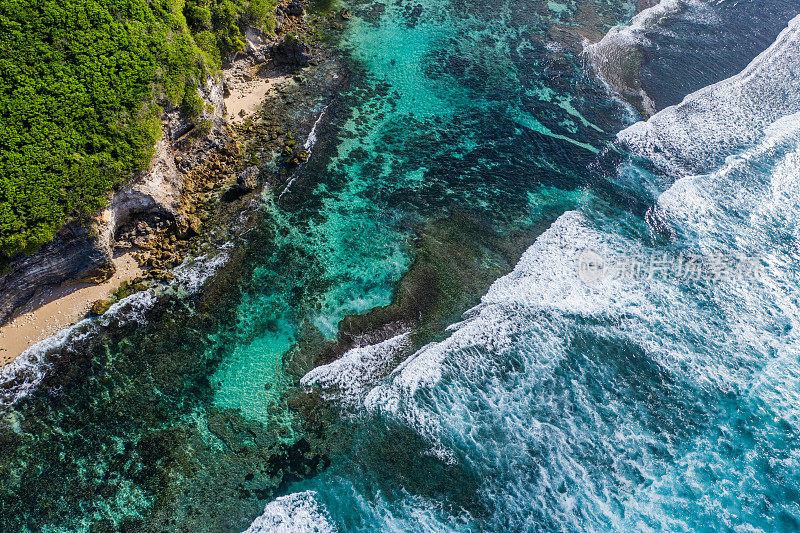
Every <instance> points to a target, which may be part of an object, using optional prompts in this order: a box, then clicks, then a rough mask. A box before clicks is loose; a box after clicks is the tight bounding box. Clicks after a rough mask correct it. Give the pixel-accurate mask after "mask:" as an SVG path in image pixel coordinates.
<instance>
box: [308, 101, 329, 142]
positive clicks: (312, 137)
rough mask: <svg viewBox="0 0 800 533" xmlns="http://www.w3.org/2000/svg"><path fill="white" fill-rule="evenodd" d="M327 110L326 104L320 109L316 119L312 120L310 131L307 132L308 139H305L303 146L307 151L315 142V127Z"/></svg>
mask: <svg viewBox="0 0 800 533" xmlns="http://www.w3.org/2000/svg"><path fill="white" fill-rule="evenodd" d="M327 110H328V106H325V107H323V108H322V111H321V112H320V114H319V116H318V117H317V120H315V121H314V125H313V126H312V127H311V131H310V132H308V139H306V142H305V144H304V145H303V148H305V149H306V150H308V151H309V153H310V152H311V149H312V148H313V147H314V145H315V144H317V127H318V126H319V124H320V122H322V119H323V118H324V117H325V112H326V111H327Z"/></svg>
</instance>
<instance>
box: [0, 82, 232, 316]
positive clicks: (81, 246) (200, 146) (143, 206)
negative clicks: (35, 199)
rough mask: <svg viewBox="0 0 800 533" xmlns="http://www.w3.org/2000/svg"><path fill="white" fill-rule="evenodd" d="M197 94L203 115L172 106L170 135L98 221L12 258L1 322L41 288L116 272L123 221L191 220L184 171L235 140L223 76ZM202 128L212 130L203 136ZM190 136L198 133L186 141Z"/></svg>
mask: <svg viewBox="0 0 800 533" xmlns="http://www.w3.org/2000/svg"><path fill="white" fill-rule="evenodd" d="M198 94H199V95H200V97H201V99H202V100H203V103H204V106H203V109H204V110H203V112H202V114H201V115H200V116H199V117H196V118H189V117H186V116H185V115H183V114H182V113H181V111H180V109H178V108H167V109H165V112H164V114H163V116H162V131H163V134H162V136H161V139H159V141H158V142H157V143H156V146H155V155H154V157H153V160H152V162H151V163H150V167H149V168H148V169H147V170H146V171H144V172H141V173H140V174H138V175H137V176H135V177H134V178H133V179H132V180H131V181H130V182H128V183H127V184H125V185H123V186H122V187H120V188H119V190H117V191H114V192H113V193H112V195H111V198H110V201H109V203H108V206H107V207H106V208H105V209H104V210H103V211H101V212H100V213H99V214H98V215H97V216H96V217H95V218H94V219H93V220H91V221H89V222H88V223H80V222H70V223H69V224H67V225H66V226H65V227H64V228H62V229H61V231H60V232H59V233H58V234H57V235H56V237H55V238H54V239H53V240H52V241H51V242H49V243H47V244H46V245H44V246H42V247H41V248H40V249H39V250H38V251H37V252H36V253H34V254H31V255H23V254H20V255H17V256H15V257H12V258H11V261H10V264H9V265H8V266H7V267H6V268H5V270H4V273H3V274H2V275H0V324H3V323H5V322H7V321H8V320H9V319H10V318H11V317H12V316H13V313H14V310H15V309H17V308H19V307H20V306H22V305H23V304H24V303H26V302H27V301H28V300H29V299H30V298H31V297H33V295H34V294H35V292H36V291H37V289H41V288H44V287H46V286H48V285H61V284H64V283H70V282H78V281H91V282H99V281H103V280H105V279H108V278H109V277H110V276H111V275H112V274H113V273H114V264H113V263H112V257H113V253H114V248H115V244H116V243H115V237H116V233H117V230H118V229H119V228H120V227H122V226H123V225H125V224H130V223H132V222H135V221H137V220H140V219H141V220H143V221H148V220H149V221H152V220H158V221H159V222H160V223H162V224H173V223H177V224H180V223H185V221H184V219H185V218H186V215H184V214H183V213H182V210H181V205H182V195H183V188H184V176H185V173H187V172H189V171H191V170H192V169H194V168H196V167H197V166H198V165H200V164H201V163H202V162H203V161H204V160H205V158H206V157H208V156H209V155H210V154H212V153H214V152H215V150H216V149H218V148H219V147H221V146H224V145H226V144H228V143H229V142H230V139H229V138H228V137H227V135H226V133H225V127H226V126H225V118H224V117H225V102H224V100H223V88H222V80H221V79H219V78H209V79H208V80H207V82H206V84H205V85H204V86H203V87H202V88H201V89H200V90H199V91H198ZM197 128H205V130H207V131H204V132H203V134H202V135H197V131H196V129H197ZM193 133H194V134H193ZM190 135H192V136H193V138H192V139H191V140H190V141H187V140H186V138H187V137H188V136H190ZM145 226H146V227H149V226H148V225H147V224H145Z"/></svg>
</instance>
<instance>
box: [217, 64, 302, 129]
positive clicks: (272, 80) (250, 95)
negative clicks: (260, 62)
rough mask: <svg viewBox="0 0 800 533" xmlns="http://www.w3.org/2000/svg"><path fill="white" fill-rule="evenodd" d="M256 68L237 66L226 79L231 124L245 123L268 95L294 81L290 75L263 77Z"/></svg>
mask: <svg viewBox="0 0 800 533" xmlns="http://www.w3.org/2000/svg"><path fill="white" fill-rule="evenodd" d="M256 68H257V67H255V66H237V67H234V69H232V71H231V73H230V74H229V75H228V76H227V77H226V83H227V85H228V91H229V94H228V96H227V97H226V98H225V107H226V109H227V111H228V114H227V119H228V121H229V122H230V123H233V124H240V123H242V122H244V121H245V120H246V119H247V117H249V116H250V115H252V114H253V113H255V112H256V111H257V110H258V107H259V106H260V105H261V104H262V102H263V101H264V97H265V96H266V95H267V94H269V93H270V92H272V91H274V90H275V89H276V88H277V87H279V86H280V85H282V84H284V83H288V82H289V81H290V80H291V79H292V76H290V75H277V76H269V77H263V76H261V75H259V74H256Z"/></svg>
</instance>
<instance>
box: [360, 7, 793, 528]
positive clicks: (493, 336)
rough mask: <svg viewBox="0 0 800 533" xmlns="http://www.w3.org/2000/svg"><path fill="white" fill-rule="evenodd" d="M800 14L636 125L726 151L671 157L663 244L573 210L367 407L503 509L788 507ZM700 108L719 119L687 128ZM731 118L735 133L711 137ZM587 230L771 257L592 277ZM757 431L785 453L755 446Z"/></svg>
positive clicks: (623, 252) (537, 518) (773, 522)
mask: <svg viewBox="0 0 800 533" xmlns="http://www.w3.org/2000/svg"><path fill="white" fill-rule="evenodd" d="M799 23H800V19H795V20H794V21H793V22H792V25H791V26H790V29H788V30H786V31H785V32H784V33H783V34H781V36H780V37H779V39H778V41H777V42H776V43H775V44H774V45H773V46H772V47H771V48H770V49H769V50H768V51H766V52H765V53H764V54H762V55H761V56H759V58H758V59H757V60H756V61H755V62H754V64H752V65H750V66H749V67H748V69H747V70H746V71H745V72H743V73H742V74H741V75H739V76H737V77H735V78H732V79H731V80H727V81H726V82H722V83H720V84H717V85H715V86H713V87H711V88H709V89H707V90H704V91H699V92H698V93H695V94H694V95H692V96H690V97H687V99H686V100H685V101H684V103H683V104H681V106H678V107H677V108H674V109H672V110H667V112H663V114H660V115H657V116H656V117H654V119H651V122H649V123H648V124H646V125H638V126H637V127H633V128H630V129H629V130H627V131H626V132H625V134H624V136H623V137H625V139H626V140H627V141H629V142H630V144H631V145H632V146H650V144H647V143H649V142H651V141H652V140H653V139H654V138H658V139H659V140H662V139H670V140H671V142H672V143H673V144H671V145H670V146H672V147H673V148H674V150H673V151H672V152H670V151H666V150H663V151H662V152H660V153H659V152H656V151H654V152H652V153H650V152H648V151H647V150H643V151H642V154H643V155H644V156H647V155H650V156H651V159H652V158H661V159H663V160H664V161H667V162H668V163H670V164H675V165H676V167H680V168H686V162H687V161H689V162H692V161H695V160H697V161H703V158H705V157H710V158H712V159H716V167H715V168H713V169H712V171H710V172H707V173H703V174H700V173H689V172H680V173H678V174H677V175H676V178H677V181H676V182H675V183H674V184H672V185H671V187H669V188H668V190H666V192H664V193H663V194H661V195H660V197H659V198H658V207H659V210H660V212H662V213H663V217H664V220H665V223H666V224H668V225H669V226H670V227H671V228H672V229H673V230H674V232H675V235H676V241H675V242H674V243H672V244H670V245H668V246H666V247H663V246H662V247H653V246H651V245H648V244H647V243H645V242H642V240H641V238H640V237H638V235H641V233H642V232H641V231H629V230H628V229H627V227H626V226H625V225H624V224H627V222H625V221H611V220H604V219H597V218H596V217H588V216H586V215H584V214H581V213H579V212H568V213H565V214H564V215H562V216H561V217H560V218H559V219H558V220H557V221H556V222H555V223H554V224H553V225H552V226H551V227H550V228H549V229H548V230H547V231H546V232H545V233H543V234H542V235H541V236H540V237H539V238H538V239H537V241H536V242H535V243H534V244H533V245H532V246H531V248H530V249H528V250H527V251H526V252H525V254H524V255H523V256H522V258H521V259H520V261H519V263H518V265H517V266H516V268H515V269H514V271H513V272H512V273H511V274H509V275H507V276H505V277H503V278H501V279H499V280H497V281H496V282H495V283H494V284H493V285H492V287H491V288H490V290H489V292H488V293H487V294H486V296H484V298H483V299H482V301H481V304H480V305H479V306H478V307H476V308H475V309H474V310H472V311H471V312H470V313H468V315H467V318H466V319H465V320H464V322H462V323H461V324H459V325H458V326H457V327H456V328H455V330H454V331H453V333H452V334H451V336H450V337H449V338H447V339H446V340H444V341H442V342H439V343H435V344H431V345H429V346H426V347H425V348H423V349H422V350H420V351H419V352H417V353H416V354H414V355H413V356H412V357H410V358H409V359H408V360H406V361H405V362H404V363H403V364H402V365H401V366H400V367H399V368H398V369H397V370H396V371H395V372H394V373H393V374H391V375H390V376H389V378H388V379H387V380H385V382H383V383H381V384H380V385H378V386H377V387H375V388H374V389H373V390H371V391H370V392H369V393H368V395H367V396H366V398H365V405H366V406H367V407H368V408H369V409H371V410H374V411H376V412H379V413H382V414H383V415H385V416H388V417H393V418H396V419H398V420H401V421H403V422H404V423H406V424H407V425H408V426H410V427H412V428H414V429H415V430H416V431H418V432H419V433H420V434H421V435H423V436H424V437H426V438H428V439H430V441H431V442H432V443H433V445H434V447H435V449H437V450H446V451H447V452H448V455H447V457H449V458H451V459H452V460H453V461H457V462H459V463H461V464H463V465H464V466H465V467H466V468H468V469H469V470H470V471H473V470H474V471H478V472H480V473H481V475H482V476H483V477H484V478H485V479H486V480H487V481H486V485H485V487H484V490H483V491H482V493H481V495H482V497H485V498H486V500H487V506H488V507H489V508H491V509H493V510H494V512H496V513H497V517H498V524H503V525H504V527H509V524H511V525H512V527H511V528H512V529H517V530H526V529H537V528H542V529H552V530H592V529H597V530H693V529H696V528H697V527H700V526H701V525H707V524H724V525H725V527H727V528H730V529H742V530H745V529H746V528H748V527H749V528H750V529H751V530H758V529H759V528H761V529H763V530H773V529H776V528H777V527H778V526H779V523H778V522H777V520H778V519H777V518H776V517H777V516H778V515H780V514H781V513H784V516H791V515H792V514H793V513H796V508H794V507H792V506H793V505H794V503H793V502H792V501H791V498H789V499H786V498H784V499H781V498H776V497H775V496H774V494H776V493H777V492H779V491H780V488H779V487H780V480H776V479H775V475H776V472H778V471H780V472H782V473H786V474H788V473H791V472H796V471H798V468H800V460H799V459H798V456H797V454H796V452H795V451H791V452H787V453H784V451H783V450H785V449H786V448H787V447H789V448H791V449H792V450H796V443H795V444H792V443H793V442H794V441H793V440H792V439H793V438H794V437H793V436H792V435H795V434H796V433H797V432H799V431H800V408H798V407H797V404H796V399H797V398H798V397H800V364H798V354H800V337H798V333H797V332H798V331H800V296H798V294H800V292H799V291H798V278H797V277H796V276H795V273H794V271H793V270H794V268H795V265H796V264H798V262H800V251H798V250H797V247H796V245H795V243H796V242H800V115H797V114H795V113H797V110H795V104H796V103H797V102H796V99H797V98H798V96H797V93H798V91H797V87H800V85H798V84H797V83H796V80H795V78H794V77H793V76H797V75H798V73H800V51H799V50H798V47H797V46H796V45H797V43H796V38H797V30H798V27H800V24H799ZM790 83H794V86H791V85H789V84H790ZM770 84H776V87H770ZM790 93H793V94H790ZM715 112H716V113H721V116H712V115H713V114H714V113H715ZM695 113H696V115H695ZM748 113H749V115H748ZM704 120H710V121H712V123H713V124H715V125H716V127H717V128H719V131H716V130H714V129H713V127H710V126H708V127H701V128H699V129H698V130H697V132H696V133H695V134H694V135H693V136H689V133H688V132H689V131H691V128H692V126H691V124H697V123H702V122H703V121H704ZM738 120H742V121H743V122H744V124H743V125H742V124H739V123H738V122H737V121H738ZM709 128H710V129H709ZM727 128H730V130H731V133H730V134H731V137H732V140H730V142H728V143H727V144H724V143H723V144H724V146H723V147H720V146H718V145H717V142H718V140H719V139H724V137H725V134H726V129H727ZM747 128H750V130H749V131H745V129H747ZM682 135H686V137H685V138H682V137H681V136H682ZM689 137H691V138H689ZM680 139H682V140H680ZM679 140H680V141H679ZM632 166H633V165H630V166H629V167H627V168H626V171H629V170H630V169H631V168H632ZM665 188H666V186H665ZM662 190H663V189H662ZM586 249H591V250H593V251H595V253H597V254H599V255H601V256H603V257H606V258H608V259H612V258H618V257H630V256H637V257H645V258H651V259H654V260H657V259H658V258H659V257H660V254H661V253H662V252H664V251H670V252H673V253H677V252H678V251H679V250H680V251H683V250H687V251H689V252H692V253H697V254H701V255H703V254H712V253H722V254H728V255H736V254H746V255H755V256H756V257H758V258H759V260H760V261H761V262H762V263H763V271H761V272H759V273H758V275H754V276H751V277H743V278H738V277H737V278H727V279H718V280H713V281H709V280H708V279H704V280H703V281H701V282H698V283H694V284H689V283H684V282H682V281H676V280H673V279H670V278H667V277H660V276H654V277H652V278H645V279H634V280H631V281H625V280H622V279H613V278H604V279H600V280H599V281H597V282H595V283H592V284H587V283H584V282H583V281H582V280H581V279H580V278H579V276H578V267H579V264H578V263H579V258H580V257H581V253H582V251H584V250H586ZM734 398H735V399H736V401H735V403H734V401H733V400H732V399H734ZM742 428H752V430H748V429H744V430H743V429H742ZM789 428H790V429H789ZM751 431H752V433H751ZM748 439H756V440H757V442H758V443H759V444H758V446H763V447H765V448H764V451H763V452H759V453H763V454H765V455H766V456H770V457H772V456H774V457H775V458H776V459H775V461H774V462H771V463H770V466H765V465H764V464H763V463H761V462H760V460H759V459H758V457H757V455H758V454H750V453H748V450H749V451H752V443H751V442H750V441H749V440H748ZM773 445H774V446H775V447H776V448H775V450H774V453H773V452H772V451H770V450H771V448H770V446H773ZM748 447H749V448H748ZM726 450H727V451H726ZM778 456H780V459H778V458H777V457H778ZM779 462H780V464H778V463H779ZM781 475H783V474H781ZM786 482H787V483H790V484H791V483H794V478H792V479H791V480H787V481H786ZM720 487H724V488H720ZM718 489H719V490H723V491H725V492H726V494H727V495H729V496H730V497H727V496H726V497H724V498H723V497H718V495H719V490H718ZM773 489H774V490H773ZM767 498H768V499H769V501H770V505H772V506H774V507H775V509H776V511H775V513H770V514H769V516H767V515H765V514H764V513H763V512H761V511H760V509H761V507H760V505H762V503H763V501H766V499H767ZM744 500H747V501H748V502H749V501H753V502H755V503H753V504H752V505H751V504H750V503H746V504H744V505H743V504H742V501H744ZM759 502H762V503H759ZM490 521H491V520H490ZM712 527H713V526H712Z"/></svg>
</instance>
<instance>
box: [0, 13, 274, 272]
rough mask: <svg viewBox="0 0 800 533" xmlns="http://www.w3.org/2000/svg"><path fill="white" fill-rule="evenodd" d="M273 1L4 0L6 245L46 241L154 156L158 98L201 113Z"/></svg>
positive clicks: (2, 238)
mask: <svg viewBox="0 0 800 533" xmlns="http://www.w3.org/2000/svg"><path fill="white" fill-rule="evenodd" d="M272 1H273V0H252V1H251V2H242V1H241V0H238V1H237V2H233V1H232V0H223V1H221V2H217V1H216V0H210V1H202V0H200V1H197V0H188V1H187V2H186V3H184V2H183V1H182V0H3V1H2V2H0V256H2V255H3V254H5V255H6V256H10V255H13V254H15V253H17V252H21V251H32V250H34V249H36V248H37V247H38V246H39V245H40V244H42V243H44V242H47V241H48V240H50V239H51V238H52V236H53V235H54V233H55V232H56V231H57V230H58V229H59V228H60V227H61V226H62V225H63V224H64V223H65V222H66V221H67V220H69V219H72V218H80V217H83V216H85V215H87V214H89V213H92V212H94V211H96V210H97V209H99V208H101V207H102V205H103V203H104V201H105V198H106V192H107V191H108V190H109V189H110V188H112V187H114V186H115V185H117V184H119V183H120V182H121V181H122V180H124V179H125V178H126V177H127V176H129V175H130V173H131V172H132V171H135V170H137V169H141V168H143V167H145V166H146V165H147V164H148V162H149V160H150V158H151V157H152V150H153V145H154V143H155V141H156V140H157V138H158V136H159V135H160V122H159V115H160V113H161V110H160V108H159V107H158V103H161V102H169V103H172V104H176V105H177V104H181V105H184V106H185V107H186V109H187V111H188V112H189V113H190V114H192V115H196V114H197V113H198V112H199V109H201V107H200V106H201V103H200V102H199V99H198V98H197V95H196V87H197V86H198V84H199V83H200V81H201V80H202V78H203V77H204V76H205V75H206V72H207V69H208V68H209V67H211V68H216V67H217V66H218V65H219V64H220V62H221V61H220V58H221V57H222V56H223V54H227V53H229V52H230V51H231V50H235V49H239V48H241V47H242V46H243V44H242V37H241V33H240V30H239V26H238V25H239V24H240V23H241V22H242V21H243V20H244V19H245V18H248V19H249V18H251V17H253V14H252V13H251V10H252V6H256V7H257V11H258V10H261V11H258V12H259V13H261V12H262V11H263V12H264V13H266V12H267V11H269V9H266V11H264V10H263V9H262V8H261V7H258V6H263V5H265V3H271V2H272ZM259 16H263V17H267V15H259ZM187 18H188V20H189V24H188V25H187ZM267 18H268V17H267ZM195 37H197V41H196V40H195ZM198 45H199V46H198Z"/></svg>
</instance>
